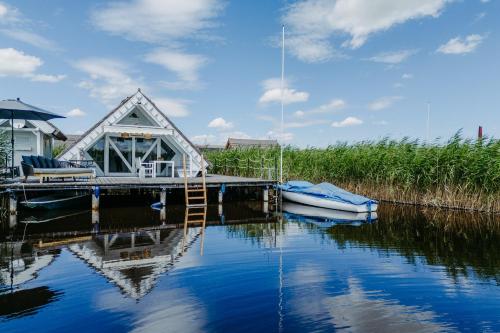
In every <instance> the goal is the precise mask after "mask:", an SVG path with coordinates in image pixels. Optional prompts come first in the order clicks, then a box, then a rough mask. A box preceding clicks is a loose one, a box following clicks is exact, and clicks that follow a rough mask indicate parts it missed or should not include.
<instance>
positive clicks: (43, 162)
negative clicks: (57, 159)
mask: <svg viewBox="0 0 500 333" xmlns="http://www.w3.org/2000/svg"><path fill="white" fill-rule="evenodd" d="M38 160H39V161H40V165H41V166H42V168H45V169H47V168H51V166H50V164H49V161H48V158H46V157H44V156H38Z"/></svg>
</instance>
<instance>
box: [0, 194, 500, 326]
mask: <svg viewBox="0 0 500 333" xmlns="http://www.w3.org/2000/svg"><path fill="white" fill-rule="evenodd" d="M295 208H297V207H295ZM295 208H294V207H292V209H289V211H290V212H292V213H293V215H292V214H290V215H286V214H285V215H284V219H283V216H281V215H277V216H276V215H273V210H272V209H271V208H269V207H265V205H262V203H260V202H249V203H236V204H233V205H224V206H209V207H207V208H204V207H201V208H197V209H189V210H186V209H185V207H184V206H179V207H176V206H169V207H167V209H164V210H163V211H152V210H151V209H150V208H149V206H147V207H123V208H120V209H108V210H106V209H103V210H101V211H100V214H99V216H95V214H94V216H92V214H91V213H90V212H87V213H85V214H84V215H83V216H80V215H78V216H73V217H69V218H68V217H66V218H62V219H58V220H55V221H53V222H47V223H38V224H34V223H33V224H27V225H23V224H22V223H20V225H21V227H20V226H19V225H18V227H17V229H15V230H13V231H12V233H10V234H9V235H8V236H6V235H5V234H3V235H0V237H1V239H6V238H8V240H9V242H6V243H2V248H5V249H4V250H3V252H2V256H1V258H0V260H1V267H0V268H1V269H3V270H5V272H6V273H5V274H7V275H5V274H4V271H2V274H3V275H2V282H1V283H2V284H3V285H5V286H6V288H5V289H6V290H5V292H4V295H1V296H0V331H2V332H3V331H5V332H16V331H29V330H31V329H36V330H37V332H38V331H40V332H43V331H71V330H74V329H75V327H77V328H81V329H82V330H87V331H92V332H98V331H103V332H104V331H107V332H110V331H113V332H114V331H117V332H122V331H127V332H168V331H172V332H194V331H203V332H221V331H231V332H232V331H248V332H255V331H263V332H268V331H270V332H280V331H282V332H288V331H297V332H308V331H336V330H343V331H347V332H366V331H368V332H377V331H378V332H439V331H451V330H454V329H456V330H459V331H466V330H469V331H481V330H482V331H488V330H489V331H500V319H498V315H497V313H498V310H499V309H500V303H499V299H500V288H499V287H498V283H499V282H498V281H500V279H499V271H500V261H499V258H500V257H499V256H500V254H499V253H500V232H499V230H500V227H499V226H498V224H499V222H498V220H495V219H494V218H493V219H491V218H483V217H482V216H477V215H471V214H456V213H454V214H444V215H443V214H442V213H436V212H435V211H431V210H426V211H421V210H418V209H413V208H407V207H406V208H404V209H401V208H396V207H392V206H386V205H381V206H380V207H379V212H378V213H379V214H378V220H377V221H375V222H373V221H372V223H366V222H360V223H357V222H356V223H350V222H352V221H359V219H358V217H356V216H354V217H353V216H347V215H345V214H344V213H342V214H344V215H342V219H340V218H339V215H336V216H335V218H337V221H338V220H342V221H343V223H333V224H326V225H325V223H323V222H319V221H315V222H316V223H302V222H308V221H307V219H305V220H304V219H303V216H298V214H299V213H300V212H298V211H293V209H295ZM301 209H302V208H301ZM324 213H328V214H331V213H332V212H324ZM337 214H339V213H337ZM305 215H306V217H307V218H308V217H309V216H310V215H314V214H309V213H307V214H305ZM315 216H318V215H315ZM320 217H321V216H320ZM323 217H325V218H327V217H328V216H323ZM330 217H331V216H330ZM363 219H364V218H361V219H360V220H361V221H363ZM97 220H98V222H97ZM365 220H367V219H365ZM269 222H271V223H269ZM345 222H347V223H345ZM24 228H26V239H27V240H28V242H32V244H33V246H30V245H29V243H25V245H24V246H22V245H21V243H16V242H11V240H13V239H16V237H18V238H17V239H21V237H23V233H24ZM205 238H206V239H205ZM40 239H42V240H43V244H39V243H38V241H39V240H40ZM196 242H198V243H196ZM12 244H17V245H15V246H14V247H12V246H11V245H12ZM42 245H43V248H50V249H55V250H50V251H49V250H42V249H41V248H42ZM198 246H199V247H198ZM11 249H14V251H11ZM34 249H35V250H34ZM198 249H199V250H198ZM12 253H14V255H12ZM50 256H52V257H50ZM48 258H51V259H50V260H47V259H48ZM422 258H424V260H422ZM20 259H22V263H21V261H19V260H20ZM38 262H39V263H38ZM9 267H10V268H9ZM43 267H44V268H43ZM12 268H14V269H12ZM42 268H43V274H38V272H41V271H42ZM94 272H97V273H98V274H94ZM471 272H475V274H471ZM11 273H13V276H14V277H15V279H14V278H11ZM16 274H17V275H16ZM4 275H5V276H6V278H4V277H3V276H4ZM450 276H451V277H452V278H450ZM103 277H104V278H103ZM478 277H479V278H478ZM5 279H7V280H5ZM9 279H10V280H9ZM4 280H5V281H4ZM11 281H12V282H11ZM106 281H109V282H111V283H105V282H106ZM456 281H460V285H458V287H457V282H456ZM14 282H15V283H14ZM10 283H12V284H13V285H16V286H17V287H15V288H13V290H14V292H11V289H10V287H9V286H10ZM16 283H17V284H16ZM454 284H455V287H456V289H457V292H455V293H453V294H451V293H449V289H450V285H454ZM461 286H469V287H468V288H469V290H471V291H472V292H464V290H463V288H462V289H461V288H460V287H461ZM59 290H60V291H61V293H59V292H58V291H59ZM62 293H64V294H62ZM9 295H10V296H9ZM59 295H63V296H64V297H59ZM4 296H5V297H4ZM9 297H10V298H9ZM55 300H57V302H54V301H55ZM14 303H15V304H16V305H18V307H12V306H11V304H14ZM47 304H50V305H49V306H47V307H46V308H45V309H44V311H40V309H41V307H43V306H45V305H47ZM26 314H29V316H26ZM89 318H92V320H89ZM75 325H81V326H75Z"/></svg>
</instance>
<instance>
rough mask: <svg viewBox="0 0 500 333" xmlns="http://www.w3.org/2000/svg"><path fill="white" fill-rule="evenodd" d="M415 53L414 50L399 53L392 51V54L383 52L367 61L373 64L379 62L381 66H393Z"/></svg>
mask: <svg viewBox="0 0 500 333" xmlns="http://www.w3.org/2000/svg"><path fill="white" fill-rule="evenodd" d="M416 52H417V51H416V50H400V51H394V52H383V53H379V54H377V55H375V56H373V57H371V58H368V60H370V61H373V62H380V63H383V64H389V65H395V64H400V63H402V62H403V61H405V60H406V59H408V58H409V57H410V56H412V55H414V54H415V53H416Z"/></svg>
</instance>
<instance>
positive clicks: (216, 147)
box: [196, 144, 224, 152]
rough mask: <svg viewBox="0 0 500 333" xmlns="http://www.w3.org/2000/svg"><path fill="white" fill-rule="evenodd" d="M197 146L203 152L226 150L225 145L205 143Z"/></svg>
mask: <svg viewBox="0 0 500 333" xmlns="http://www.w3.org/2000/svg"><path fill="white" fill-rule="evenodd" d="M196 148H198V149H199V150H201V151H202V152H205V151H218V150H224V146H223V145H209V144H203V145H196Z"/></svg>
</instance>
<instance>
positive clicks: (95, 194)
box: [93, 186, 101, 198]
mask: <svg viewBox="0 0 500 333" xmlns="http://www.w3.org/2000/svg"><path fill="white" fill-rule="evenodd" d="M93 192H94V196H95V197H96V198H99V194H101V188H100V187H99V186H94V190H93Z"/></svg>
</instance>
